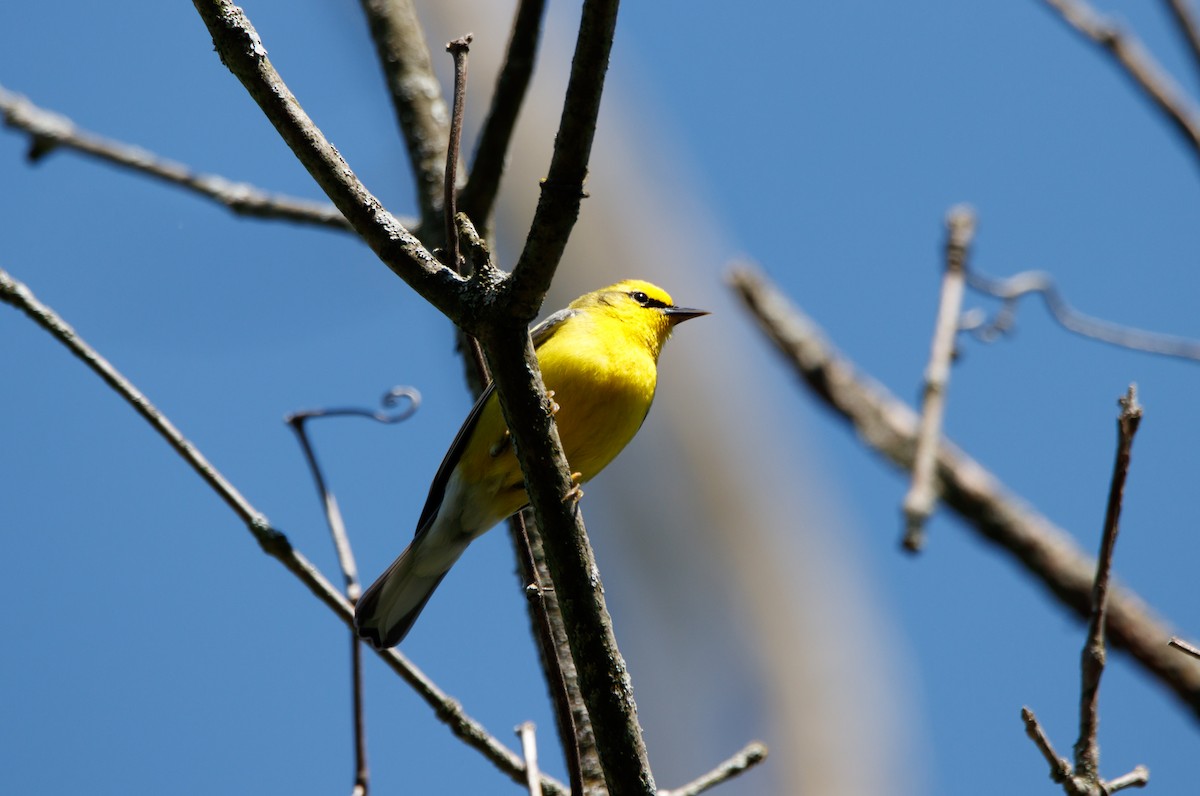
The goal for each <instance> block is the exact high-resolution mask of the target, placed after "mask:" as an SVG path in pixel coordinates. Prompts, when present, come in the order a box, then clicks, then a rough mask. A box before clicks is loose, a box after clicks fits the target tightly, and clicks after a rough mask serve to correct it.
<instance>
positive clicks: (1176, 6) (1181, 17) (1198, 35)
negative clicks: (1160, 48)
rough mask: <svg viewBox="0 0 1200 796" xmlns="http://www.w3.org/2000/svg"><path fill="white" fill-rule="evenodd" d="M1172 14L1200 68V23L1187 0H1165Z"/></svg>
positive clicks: (1194, 63)
mask: <svg viewBox="0 0 1200 796" xmlns="http://www.w3.org/2000/svg"><path fill="white" fill-rule="evenodd" d="M1165 2H1166V4H1167V8H1168V9H1169V10H1170V12H1171V16H1172V17H1174V19H1175V27H1176V28H1178V29H1179V33H1180V35H1182V36H1183V38H1184V41H1186V42H1187V45H1188V50H1190V51H1191V53H1192V62H1193V65H1194V66H1195V67H1196V69H1197V70H1200V23H1197V21H1196V15H1195V14H1194V13H1192V9H1191V7H1189V6H1188V3H1187V0H1165Z"/></svg>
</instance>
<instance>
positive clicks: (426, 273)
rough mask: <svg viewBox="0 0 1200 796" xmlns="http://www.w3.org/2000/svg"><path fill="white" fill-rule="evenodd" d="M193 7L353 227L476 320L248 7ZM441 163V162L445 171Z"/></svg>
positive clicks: (413, 281) (461, 316)
mask: <svg viewBox="0 0 1200 796" xmlns="http://www.w3.org/2000/svg"><path fill="white" fill-rule="evenodd" d="M193 5H195V7H196V10H197V11H198V12H199V13H200V16H201V18H202V19H203V20H204V24H205V25H206V26H207V27H208V31H209V34H210V35H211V36H212V39H213V45H214V46H215V48H216V50H217V53H218V54H219V55H220V56H221V61H222V62H223V63H224V64H225V66H226V67H228V69H229V70H230V71H231V72H233V74H234V76H235V77H237V78H238V80H239V81H241V83H242V85H243V86H244V87H245V89H246V91H247V92H249V94H250V96H251V97H252V98H253V99H254V100H255V102H257V103H258V105H259V107H260V108H261V109H262V111H263V113H264V114H265V115H266V117H267V119H268V120H269V121H270V122H271V124H272V125H274V127H275V129H276V130H277V131H278V132H279V135H280V137H282V138H283V140H284V142H285V143H287V145H288V146H289V147H291V149H292V152H294V153H295V155H296V157H297V159H298V160H299V161H300V163H301V164H303V166H304V167H305V169H307V170H308V173H309V174H311V175H312V177H313V179H315V180H316V181H317V184H318V185H320V186H321V188H322V190H324V191H325V194H326V195H327V196H328V197H329V198H330V199H331V200H332V201H333V203H334V204H335V205H337V207H338V209H339V210H340V211H341V212H342V215H344V216H345V217H346V220H347V221H349V222H350V224H351V226H353V227H354V231H355V232H357V233H358V235H359V236H360V237H361V238H362V239H363V241H364V242H366V244H367V245H368V246H370V247H371V249H372V250H373V251H374V252H375V253H376V255H378V257H379V259H380V260H382V261H383V263H384V264H385V265H387V266H388V268H390V269H392V271H394V272H395V273H396V274H397V275H398V276H399V277H400V278H401V279H403V280H404V281H405V282H407V283H408V284H409V285H410V286H411V287H412V288H413V289H414V290H416V291H417V292H418V293H419V294H421V296H422V297H423V298H425V299H426V300H427V301H428V302H429V303H430V304H432V305H433V306H434V307H436V308H437V309H438V310H440V311H441V312H442V313H443V314H444V315H446V316H447V317H448V318H450V319H451V320H452V321H454V322H455V323H456V324H458V325H459V326H460V327H463V326H466V325H470V323H471V318H469V317H467V311H468V309H470V308H469V307H468V306H467V305H466V302H464V301H463V300H462V296H463V291H464V282H463V280H462V277H460V276H459V275H458V274H457V273H455V272H454V271H453V270H452V269H450V268H447V267H446V266H444V265H442V264H441V263H439V262H438V261H437V260H436V259H435V258H434V257H433V255H432V254H430V253H429V251H428V250H427V249H426V248H425V247H424V246H423V245H422V244H421V242H420V241H418V240H417V239H416V238H415V237H414V236H413V235H412V234H411V233H410V232H409V231H408V230H407V229H405V228H404V226H403V225H402V224H401V223H400V222H399V220H397V219H396V217H395V216H393V215H392V214H390V213H389V212H388V211H387V210H386V209H384V207H383V205H382V204H381V203H380V202H379V200H378V199H376V198H375V196H374V195H372V194H371V192H370V191H369V190H367V188H366V186H364V185H363V184H362V182H361V181H360V180H359V179H358V177H356V176H355V175H354V172H353V171H351V169H350V166H349V165H348V164H347V163H346V161H345V160H344V159H343V158H342V156H341V153H339V152H338V150H337V149H336V148H335V147H334V146H333V145H332V144H330V143H329V141H328V140H327V139H326V138H325V136H324V135H323V134H322V133H321V131H320V130H319V129H318V128H317V126H316V125H315V124H313V121H312V119H310V118H309V117H308V115H307V114H306V113H305V112H304V109H303V108H301V107H300V103H299V102H298V101H297V100H296V97H295V96H294V95H293V94H292V92H291V91H290V90H289V89H288V87H287V85H286V84H285V83H284V82H283V79H282V78H281V77H280V76H279V73H278V72H277V71H275V67H274V66H272V64H271V61H270V59H269V58H267V51H266V48H265V47H264V46H263V43H262V40H261V39H260V38H259V36H258V32H257V31H256V30H255V29H254V26H253V25H251V24H250V20H249V19H247V18H246V15H245V13H243V11H242V9H240V8H238V7H237V6H236V5H234V4H233V3H232V2H230V0H193ZM440 150H441V147H440V145H439V151H440ZM442 165H443V163H442V161H441V160H439V169H440V168H441V166H442ZM438 184H439V185H440V180H439V183H438ZM434 226H437V222H436V221H435V222H434V225H432V226H431V225H430V224H425V223H423V227H424V228H425V229H427V230H431V229H433V227H434ZM439 234H440V233H439Z"/></svg>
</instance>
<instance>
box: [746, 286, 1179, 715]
mask: <svg viewBox="0 0 1200 796" xmlns="http://www.w3.org/2000/svg"><path fill="white" fill-rule="evenodd" d="M730 279H731V282H732V284H733V288H734V290H735V291H736V292H737V293H738V295H739V296H740V298H741V299H742V301H743V302H744V303H745V305H746V307H747V309H748V310H749V311H750V312H751V314H752V315H753V316H754V318H755V319H756V320H757V321H758V323H759V324H760V326H761V327H762V328H763V331H764V332H765V333H766V334H767V336H768V337H769V338H770V339H771V341H772V342H773V343H774V344H775V346H776V348H777V349H778V350H779V352H780V353H781V354H782V355H783V356H784V357H785V359H786V360H787V361H788V362H789V363H790V364H791V365H792V367H793V368H794V369H795V371H796V374H797V375H798V376H799V377H800V378H801V379H802V380H803V381H804V383H805V384H807V385H808V386H809V388H810V389H811V390H812V391H813V393H814V395H816V396H817V397H818V398H820V399H821V400H822V401H824V402H825V403H826V404H827V405H828V406H829V407H830V408H832V409H833V410H835V411H836V412H837V413H838V414H840V415H841V416H842V417H844V418H845V419H846V420H848V421H850V422H851V423H852V424H853V425H854V427H855V429H856V430H857V431H858V434H859V436H860V437H861V439H862V440H863V442H864V443H865V444H866V445H868V446H869V447H871V448H872V449H874V450H875V451H877V452H878V453H881V454H882V455H883V456H884V457H886V458H887V459H888V460H889V461H891V462H892V463H893V464H895V465H896V466H897V467H900V468H901V469H905V470H907V469H910V468H911V467H912V456H913V441H914V438H915V435H916V427H917V418H916V415H915V413H914V412H913V411H912V410H911V409H910V408H909V407H908V406H907V405H906V404H904V403H902V402H901V401H898V400H897V399H896V398H895V397H894V396H892V395H891V394H890V393H889V392H888V391H887V390H886V388H884V387H883V386H882V385H880V384H879V383H877V382H875V381H873V380H871V379H870V378H869V377H867V376H865V375H863V374H860V373H859V372H858V370H857V369H856V368H855V366H854V365H853V364H852V363H851V362H849V361H848V360H847V359H845V357H843V356H842V355H841V354H840V353H839V352H837V351H836V350H835V349H834V348H833V346H832V345H830V344H829V343H828V342H827V341H826V340H825V339H824V335H823V333H822V332H821V330H820V329H819V328H818V327H817V326H816V324H815V323H813V321H812V320H811V319H810V318H808V317H807V316H805V315H804V314H803V313H801V312H800V311H799V310H798V309H797V308H796V307H794V306H793V305H791V304H790V302H788V301H787V300H786V299H785V298H784V297H783V296H782V295H781V294H780V293H779V292H778V291H777V290H775V289H774V288H773V287H772V286H770V285H769V284H768V283H767V282H766V281H765V280H764V278H763V277H762V276H760V275H759V274H757V273H756V272H753V271H751V270H749V269H745V268H742V269H737V270H735V271H734V272H733V273H732V274H731V276H730ZM938 479H939V481H940V484H941V496H942V502H943V503H945V505H946V506H948V507H949V508H951V509H953V510H954V512H955V513H957V514H958V515H959V516H960V517H961V518H962V519H963V520H964V521H965V527H967V528H970V529H973V530H975V531H976V532H977V533H978V534H979V535H980V536H982V537H983V538H984V539H987V540H988V541H990V542H992V543H993V544H996V545H997V546H999V547H1000V549H1002V550H1004V551H1005V552H1007V553H1008V554H1009V555H1010V556H1012V558H1014V559H1015V560H1016V562H1017V563H1018V564H1020V565H1021V566H1022V567H1023V568H1024V569H1025V570H1027V571H1028V572H1029V573H1030V574H1032V575H1033V576H1034V577H1035V578H1037V579H1038V580H1039V581H1040V582H1041V583H1042V584H1043V585H1044V586H1045V587H1046V588H1047V589H1048V590H1049V591H1050V593H1051V594H1053V595H1054V596H1055V597H1056V598H1057V599H1058V600H1059V601H1060V602H1061V603H1062V604H1064V605H1065V606H1067V607H1068V608H1070V609H1071V610H1073V611H1074V612H1075V613H1076V614H1078V615H1079V616H1081V617H1086V616H1088V615H1089V612H1090V610H1091V591H1092V578H1093V575H1094V573H1095V571H1096V562H1095V561H1093V560H1091V559H1090V558H1089V557H1088V556H1087V555H1085V554H1084V553H1083V552H1082V551H1081V550H1079V547H1078V545H1076V544H1075V542H1074V541H1073V540H1072V539H1071V537H1070V536H1069V535H1068V534H1067V533H1066V532H1065V531H1063V530H1062V529H1060V528H1058V527H1056V526H1055V525H1054V524H1053V523H1051V522H1050V521H1049V520H1048V519H1046V518H1045V517H1043V516H1041V515H1040V514H1038V513H1037V512H1036V511H1035V510H1034V509H1033V508H1032V507H1030V506H1028V505H1027V504H1025V503H1024V502H1023V501H1021V500H1020V499H1019V498H1018V497H1016V496H1015V495H1013V494H1012V493H1010V492H1009V491H1008V490H1007V489H1006V488H1005V487H1004V486H1003V485H1002V484H1001V483H1000V482H999V481H998V480H997V479H996V477H995V476H994V475H992V474H991V473H989V472H988V471H987V470H985V469H984V468H983V467H982V466H981V465H980V464H978V463H977V462H975V461H974V460H973V459H971V458H970V457H968V456H967V455H966V454H965V453H963V452H962V451H961V450H959V449H958V448H957V447H955V446H954V445H953V444H951V443H950V442H949V441H948V440H943V441H942V443H941V445H940V446H939V449H938ZM1108 631H1109V637H1110V640H1111V641H1112V643H1113V646H1114V647H1117V648H1121V649H1124V650H1126V651H1127V652H1128V653H1129V654H1130V655H1131V656H1132V657H1133V658H1134V660H1136V661H1137V662H1138V663H1139V664H1141V666H1142V668H1144V669H1145V670H1146V671H1147V673H1149V674H1150V675H1152V676H1153V677H1154V678H1155V679H1157V680H1158V681H1159V682H1161V683H1162V684H1163V685H1165V686H1167V687H1168V688H1169V689H1171V691H1173V692H1174V693H1175V695H1176V696H1177V697H1178V698H1179V700H1180V702H1181V703H1182V704H1183V705H1185V706H1187V707H1188V708H1189V709H1190V710H1191V711H1192V712H1193V713H1194V714H1195V715H1197V716H1198V717H1200V664H1198V663H1197V662H1196V661H1193V660H1191V659H1189V658H1187V657H1186V656H1183V655H1180V654H1178V653H1177V652H1175V651H1174V650H1172V649H1171V648H1170V647H1168V646H1167V644H1166V640H1167V639H1168V638H1169V637H1170V636H1171V632H1170V630H1169V629H1168V628H1167V627H1166V625H1165V624H1164V623H1163V621H1162V620H1161V619H1159V618H1158V617H1157V616H1155V615H1154V613H1153V612H1151V610H1150V609H1149V608H1148V607H1147V606H1146V604H1145V603H1144V602H1143V601H1142V600H1141V598H1139V597H1138V596H1137V595H1136V594H1134V593H1133V592H1132V591H1130V590H1129V589H1127V588H1122V587H1120V586H1117V587H1115V588H1113V590H1112V592H1111V593H1110V595H1109V616H1108Z"/></svg>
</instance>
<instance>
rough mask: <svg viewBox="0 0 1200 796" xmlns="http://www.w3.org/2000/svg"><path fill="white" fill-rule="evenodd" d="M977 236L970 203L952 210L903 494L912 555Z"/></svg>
mask: <svg viewBox="0 0 1200 796" xmlns="http://www.w3.org/2000/svg"><path fill="white" fill-rule="evenodd" d="M974 235H975V211H973V210H972V209H971V208H970V207H967V206H966V205H959V206H958V207H954V208H951V210H950V212H949V213H948V214H947V215H946V258H945V259H946V268H945V272H944V274H943V276H942V294H941V300H940V301H939V302H938V312H937V322H936V323H935V324H934V329H933V343H932V345H931V346H930V352H929V364H928V365H927V366H926V368H925V390H924V399H923V403H922V407H921V424H920V426H919V427H918V428H917V449H916V451H915V452H914V453H913V470H912V486H911V487H909V490H908V494H907V495H905V497H904V520H905V525H904V540H903V546H904V549H905V550H908V551H909V552H912V553H915V552H917V551H919V550H920V549H921V546H922V545H923V544H924V543H925V521H926V520H928V519H929V515H931V514H932V513H933V506H934V503H935V502H936V501H937V490H936V485H935V483H934V470H935V466H936V464H937V443H938V438H939V437H940V436H941V434H942V416H943V415H944V414H945V411H946V390H947V389H948V387H949V386H950V362H951V360H952V359H953V357H954V348H955V346H954V340H955V337H956V336H957V334H958V321H959V313H960V311H961V308H962V299H963V273H964V271H965V270H966V267H967V257H968V255H969V254H970V249H971V239H972V238H973V237H974Z"/></svg>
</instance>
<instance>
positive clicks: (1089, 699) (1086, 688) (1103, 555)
mask: <svg viewBox="0 0 1200 796" xmlns="http://www.w3.org/2000/svg"><path fill="white" fill-rule="evenodd" d="M1120 404H1121V412H1120V414H1119V415H1118V417H1117V456H1116V461H1115V462H1114V464H1113V475H1112V484H1111V485H1110V487H1109V491H1108V506H1107V508H1106V510H1105V513H1104V535H1103V537H1102V538H1101V540H1100V557H1099V559H1098V560H1097V562H1096V582H1095V585H1094V586H1093V587H1092V613H1091V618H1090V620H1089V622H1088V633H1087V640H1086V641H1085V642H1084V644H1083V655H1082V659H1081V663H1080V669H1081V673H1082V676H1081V685H1080V689H1079V740H1077V741H1076V742H1075V774H1076V776H1080V777H1084V778H1086V779H1089V780H1092V781H1099V779H1100V746H1099V744H1098V743H1097V741H1096V731H1097V728H1098V727H1099V724H1100V710H1099V707H1100V703H1099V699H1100V678H1101V676H1102V675H1103V674H1104V662H1105V658H1106V657H1107V654H1106V652H1105V648H1104V626H1105V621H1106V619H1107V617H1108V582H1109V576H1110V574H1111V572H1112V561H1113V549H1114V548H1115V547H1116V544H1117V532H1118V531H1119V529H1120V524H1121V505H1122V501H1123V499H1124V495H1125V479H1126V477H1127V476H1128V475H1129V455H1130V452H1131V451H1132V449H1133V438H1134V435H1135V434H1137V430H1138V426H1139V425H1140V424H1141V422H1142V407H1141V406H1140V405H1139V404H1138V402H1137V388H1136V387H1135V386H1134V385H1132V384H1131V385H1129V392H1127V393H1126V394H1125V396H1124V397H1122V398H1121V401H1120Z"/></svg>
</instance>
